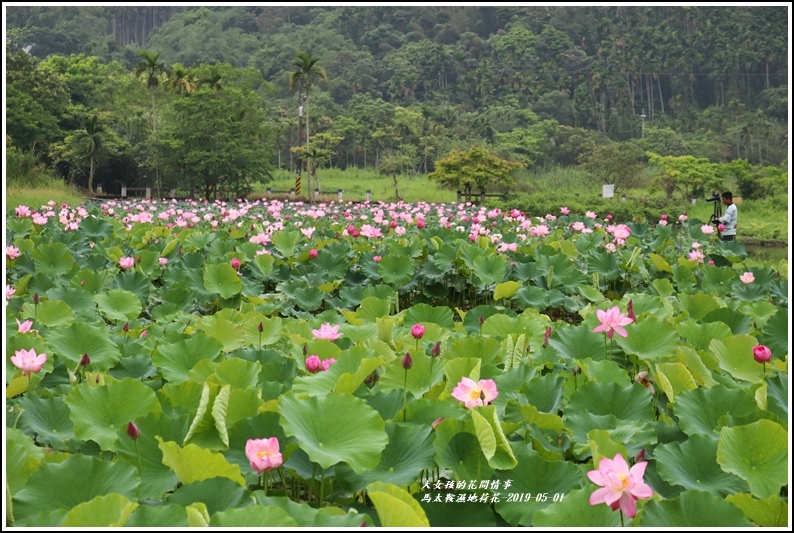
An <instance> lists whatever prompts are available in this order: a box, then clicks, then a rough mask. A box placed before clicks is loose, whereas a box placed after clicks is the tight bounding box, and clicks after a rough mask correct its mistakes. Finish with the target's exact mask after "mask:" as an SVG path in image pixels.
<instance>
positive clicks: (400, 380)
mask: <svg viewBox="0 0 794 533" xmlns="http://www.w3.org/2000/svg"><path fill="white" fill-rule="evenodd" d="M407 353H410V355H411V358H412V360H413V366H412V367H411V369H410V370H408V371H407V372H406V370H405V369H404V368H403V366H402V357H396V358H395V359H394V360H392V361H391V362H390V363H388V364H387V365H386V367H385V368H384V370H383V373H382V374H381V376H380V379H379V383H380V386H381V389H382V390H383V391H389V390H403V388H405V389H406V390H407V391H408V392H409V393H410V394H411V395H413V396H414V397H415V398H419V397H420V396H422V395H423V394H424V393H425V391H427V390H428V389H430V387H431V384H432V383H434V382H436V381H438V380H440V379H441V378H442V376H443V375H444V368H443V363H442V362H441V361H436V360H435V358H433V357H429V356H428V355H425V354H424V353H421V352H419V351H416V350H413V349H412V350H409V351H408V352H407ZM403 355H405V354H403ZM431 366H432V373H433V375H432V376H431V375H430V373H431Z"/></svg>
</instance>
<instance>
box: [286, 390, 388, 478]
mask: <svg viewBox="0 0 794 533" xmlns="http://www.w3.org/2000/svg"><path fill="white" fill-rule="evenodd" d="M278 410H279V413H280V414H281V417H282V421H281V425H282V427H283V428H284V432H285V433H286V434H287V435H289V436H291V437H295V438H296V439H297V440H298V444H299V446H300V448H301V449H302V450H303V451H305V452H306V453H307V454H308V455H309V458H310V459H311V460H312V461H314V462H316V463H318V464H319V465H320V466H321V467H322V468H329V467H331V466H333V465H335V464H337V463H340V462H343V463H347V464H348V465H350V467H351V468H352V469H353V470H354V471H355V472H356V473H358V474H360V473H362V472H364V471H366V470H369V469H372V468H375V467H376V466H377V464H378V462H379V461H380V457H381V452H382V451H383V449H384V448H385V447H386V445H387V444H388V436H387V435H386V431H385V429H384V423H383V419H381V417H380V416H379V415H378V413H377V412H376V411H375V410H374V409H373V408H371V407H369V406H368V405H367V404H366V403H364V401H363V400H361V399H359V398H355V397H353V396H350V395H349V394H339V393H334V392H332V393H330V394H328V395H327V396H324V397H316V396H315V397H310V398H299V397H298V396H296V395H295V394H293V393H291V392H290V393H287V394H284V395H282V396H281V398H279V401H278ZM351 420H355V421H356V427H355V430H354V431H350V428H349V423H350V421H351Z"/></svg>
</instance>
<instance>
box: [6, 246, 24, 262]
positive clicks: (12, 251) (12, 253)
mask: <svg viewBox="0 0 794 533" xmlns="http://www.w3.org/2000/svg"><path fill="white" fill-rule="evenodd" d="M20 255H21V254H20V253H19V248H17V247H16V246H6V257H7V258H8V260H9V261H13V260H14V259H16V258H17V257H19V256H20Z"/></svg>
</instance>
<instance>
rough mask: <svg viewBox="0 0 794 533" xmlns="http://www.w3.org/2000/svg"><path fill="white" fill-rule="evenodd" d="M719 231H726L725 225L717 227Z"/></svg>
mask: <svg viewBox="0 0 794 533" xmlns="http://www.w3.org/2000/svg"><path fill="white" fill-rule="evenodd" d="M717 229H718V230H719V231H721V232H722V231H725V224H720V225H718V226H717Z"/></svg>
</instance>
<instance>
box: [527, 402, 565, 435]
mask: <svg viewBox="0 0 794 533" xmlns="http://www.w3.org/2000/svg"><path fill="white" fill-rule="evenodd" d="M517 408H518V411H519V412H520V413H521V416H522V420H523V421H524V422H525V423H526V424H531V425H533V426H536V427H537V428H539V429H553V430H554V431H556V432H557V433H562V431H563V429H564V427H565V425H564V424H563V422H562V418H560V417H559V416H557V415H556V414H553V415H552V414H549V413H541V412H540V411H539V410H538V408H537V407H535V406H534V405H531V404H529V405H518V406H517Z"/></svg>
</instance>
